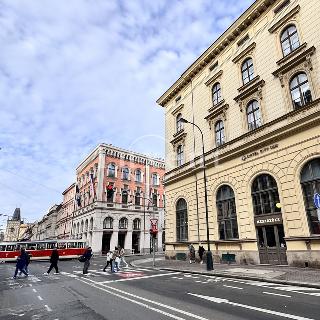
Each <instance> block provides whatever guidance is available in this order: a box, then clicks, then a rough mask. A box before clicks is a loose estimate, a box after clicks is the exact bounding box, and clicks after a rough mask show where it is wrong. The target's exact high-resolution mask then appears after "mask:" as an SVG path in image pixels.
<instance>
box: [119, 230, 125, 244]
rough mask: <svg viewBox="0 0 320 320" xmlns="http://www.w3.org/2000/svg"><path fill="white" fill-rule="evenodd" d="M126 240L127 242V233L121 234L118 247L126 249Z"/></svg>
mask: <svg viewBox="0 0 320 320" xmlns="http://www.w3.org/2000/svg"><path fill="white" fill-rule="evenodd" d="M125 240H126V233H125V232H119V233H118V245H119V246H120V247H121V248H124V243H125Z"/></svg>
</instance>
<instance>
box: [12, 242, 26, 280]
mask: <svg viewBox="0 0 320 320" xmlns="http://www.w3.org/2000/svg"><path fill="white" fill-rule="evenodd" d="M27 259H28V256H27V253H26V251H25V249H24V248H22V249H21V251H20V255H19V257H18V258H17V264H16V270H15V272H14V276H13V279H16V278H17V274H18V271H20V272H22V273H23V274H24V275H25V276H26V277H27V276H28V273H27V272H26V271H25V267H26V265H27Z"/></svg>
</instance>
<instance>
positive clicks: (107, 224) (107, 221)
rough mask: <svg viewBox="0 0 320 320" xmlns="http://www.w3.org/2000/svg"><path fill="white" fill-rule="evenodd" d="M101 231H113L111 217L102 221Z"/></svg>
mask: <svg viewBox="0 0 320 320" xmlns="http://www.w3.org/2000/svg"><path fill="white" fill-rule="evenodd" d="M103 229H113V219H112V218H111V217H106V218H105V219H104V220H103Z"/></svg>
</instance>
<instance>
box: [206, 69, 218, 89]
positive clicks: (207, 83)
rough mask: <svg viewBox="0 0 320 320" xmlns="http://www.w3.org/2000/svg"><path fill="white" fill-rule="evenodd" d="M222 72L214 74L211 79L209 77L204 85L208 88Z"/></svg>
mask: <svg viewBox="0 0 320 320" xmlns="http://www.w3.org/2000/svg"><path fill="white" fill-rule="evenodd" d="M222 73H223V71H222V70H220V71H218V72H216V73H215V74H214V75H213V76H212V77H210V78H209V79H208V80H207V81H206V82H205V83H204V84H205V85H206V86H210V84H212V83H213V82H215V81H216V80H217V79H218V78H219V77H221V75H222Z"/></svg>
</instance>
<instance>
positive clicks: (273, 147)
mask: <svg viewBox="0 0 320 320" xmlns="http://www.w3.org/2000/svg"><path fill="white" fill-rule="evenodd" d="M276 148H278V144H273V145H271V146H268V147H264V148H262V149H260V150H257V151H254V152H251V153H249V154H245V155H243V156H242V157H241V159H242V160H243V161H245V160H247V159H250V158H252V157H255V156H259V155H260V154H263V153H265V152H268V151H270V150H273V149H276Z"/></svg>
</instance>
